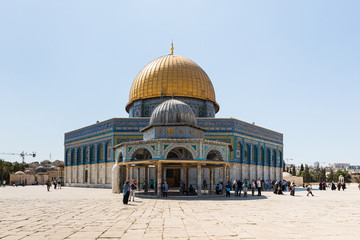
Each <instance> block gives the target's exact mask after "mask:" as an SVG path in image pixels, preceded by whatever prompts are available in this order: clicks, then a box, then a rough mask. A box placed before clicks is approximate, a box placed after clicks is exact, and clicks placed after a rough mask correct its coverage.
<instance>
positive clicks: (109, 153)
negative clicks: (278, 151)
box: [106, 142, 113, 161]
mask: <svg viewBox="0 0 360 240" xmlns="http://www.w3.org/2000/svg"><path fill="white" fill-rule="evenodd" d="M112 151H113V149H112V147H111V144H110V142H108V143H106V160H107V161H111V156H112Z"/></svg>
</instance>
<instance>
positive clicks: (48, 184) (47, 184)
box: [46, 180, 51, 192]
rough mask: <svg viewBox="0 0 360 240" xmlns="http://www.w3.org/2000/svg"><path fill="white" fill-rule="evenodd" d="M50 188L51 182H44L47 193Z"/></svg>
mask: <svg viewBox="0 0 360 240" xmlns="http://www.w3.org/2000/svg"><path fill="white" fill-rule="evenodd" d="M50 187H51V182H50V180H47V182H46V188H47V191H48V192H49V191H50Z"/></svg>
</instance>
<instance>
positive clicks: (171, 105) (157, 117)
mask: <svg viewBox="0 0 360 240" xmlns="http://www.w3.org/2000/svg"><path fill="white" fill-rule="evenodd" d="M149 125H150V126H154V125H187V126H194V127H195V126H197V120H196V117H195V113H194V112H193V110H192V109H191V107H189V105H187V104H186V103H184V102H181V101H179V100H176V99H170V100H167V101H165V102H163V103H161V104H160V105H158V106H157V107H156V108H155V110H154V111H153V113H152V114H151V117H150V124H149Z"/></svg>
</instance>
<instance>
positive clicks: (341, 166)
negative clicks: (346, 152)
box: [329, 163, 350, 169]
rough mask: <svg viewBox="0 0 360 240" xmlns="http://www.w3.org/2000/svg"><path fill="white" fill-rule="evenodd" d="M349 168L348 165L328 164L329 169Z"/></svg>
mask: <svg viewBox="0 0 360 240" xmlns="http://www.w3.org/2000/svg"><path fill="white" fill-rule="evenodd" d="M349 166H350V163H330V164H329V167H331V168H335V169H347V168H348V167H349Z"/></svg>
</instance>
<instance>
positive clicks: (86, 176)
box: [84, 170, 88, 183]
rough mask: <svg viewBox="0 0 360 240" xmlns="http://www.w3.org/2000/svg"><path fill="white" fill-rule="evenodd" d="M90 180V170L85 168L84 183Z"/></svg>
mask: <svg viewBox="0 0 360 240" xmlns="http://www.w3.org/2000/svg"><path fill="white" fill-rule="evenodd" d="M87 182H88V170H85V179H84V183H87Z"/></svg>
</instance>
